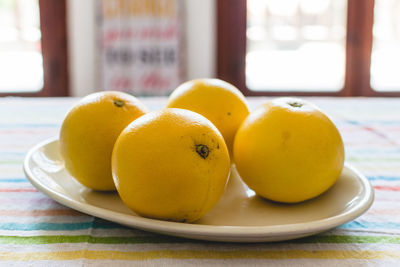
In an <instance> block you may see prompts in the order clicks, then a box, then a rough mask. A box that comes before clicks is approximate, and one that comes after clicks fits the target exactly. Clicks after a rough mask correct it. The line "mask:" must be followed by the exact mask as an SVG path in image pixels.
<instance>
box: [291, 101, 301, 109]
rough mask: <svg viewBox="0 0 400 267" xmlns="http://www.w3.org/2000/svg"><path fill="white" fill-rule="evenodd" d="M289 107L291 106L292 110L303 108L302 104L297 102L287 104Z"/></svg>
mask: <svg viewBox="0 0 400 267" xmlns="http://www.w3.org/2000/svg"><path fill="white" fill-rule="evenodd" d="M289 105H291V106H292V107H294V108H301V107H302V106H303V104H302V103H299V102H291V103H289Z"/></svg>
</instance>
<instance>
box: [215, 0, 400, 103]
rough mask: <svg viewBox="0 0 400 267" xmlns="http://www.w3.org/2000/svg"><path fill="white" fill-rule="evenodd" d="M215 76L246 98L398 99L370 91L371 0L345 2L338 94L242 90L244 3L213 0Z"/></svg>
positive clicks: (244, 44)
mask: <svg viewBox="0 0 400 267" xmlns="http://www.w3.org/2000/svg"><path fill="white" fill-rule="evenodd" d="M216 3H217V77H218V78H220V79H223V80H226V81H228V82H230V83H232V84H234V85H235V86H237V87H238V88H239V89H240V90H241V91H242V92H243V94H245V95H248V96H263V95H271V96H274V95H275V96H277V95H279V96H285V95H299V96H315V95H318V96H400V92H378V91H375V90H373V89H372V88H371V83H370V66H371V51H372V41H373V40H372V26H373V20H374V0H348V6H347V37H346V63H345V78H344V87H343V89H342V90H340V91H338V92H322V91H318V92H299V91H252V90H249V89H248V88H247V87H246V77H245V64H246V63H245V57H246V23H247V18H246V13H247V12H246V0H217V1H216Z"/></svg>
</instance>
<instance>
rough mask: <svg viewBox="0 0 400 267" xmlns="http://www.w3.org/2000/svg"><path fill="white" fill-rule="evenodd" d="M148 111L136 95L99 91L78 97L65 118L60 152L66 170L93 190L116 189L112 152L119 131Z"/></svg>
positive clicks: (61, 133)
mask: <svg viewBox="0 0 400 267" xmlns="http://www.w3.org/2000/svg"><path fill="white" fill-rule="evenodd" d="M146 112H147V108H146V107H145V106H144V105H143V104H142V103H141V102H140V101H139V100H138V99H136V98H135V97H133V96H131V95H128V94H125V93H122V92H98V93H94V94H91V95H88V96H86V97H84V98H83V99H81V100H80V101H79V102H78V103H77V104H76V105H75V106H74V107H73V108H72V109H71V110H70V111H69V112H68V114H67V116H66V117H65V119H64V121H63V123H62V126H61V131H60V151H61V155H62V157H63V159H64V161H65V167H66V169H67V170H68V172H69V173H70V174H71V175H72V176H73V177H74V178H75V179H76V180H78V181H79V182H80V183H82V184H83V185H85V186H86V187H88V188H91V189H94V190H115V186H114V182H113V179H112V175H111V153H112V149H113V146H114V143H115V140H116V139H117V137H118V135H119V134H120V133H121V131H122V130H123V129H124V128H125V127H126V126H127V125H128V124H129V123H130V122H132V121H133V120H135V119H136V118H138V117H140V116H142V115H143V114H145V113H146Z"/></svg>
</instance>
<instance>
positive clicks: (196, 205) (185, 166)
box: [112, 109, 230, 222]
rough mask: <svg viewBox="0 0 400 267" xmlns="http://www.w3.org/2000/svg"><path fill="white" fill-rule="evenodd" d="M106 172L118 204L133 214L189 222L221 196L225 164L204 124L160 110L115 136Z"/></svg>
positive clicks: (220, 143)
mask: <svg viewBox="0 0 400 267" xmlns="http://www.w3.org/2000/svg"><path fill="white" fill-rule="evenodd" d="M202 146H206V147H207V149H206V148H205V147H202ZM202 148H203V150H202ZM202 151H203V152H202ZM112 171H113V177H114V181H115V184H116V187H117V190H118V193H119V195H120V197H121V199H122V201H123V202H124V203H125V204H126V205H127V206H128V207H129V208H131V209H132V210H133V211H135V212H136V213H138V214H140V215H142V216H144V217H150V218H156V219H162V220H170V221H179V222H192V221H195V220H197V219H199V218H200V217H201V216H203V215H204V214H205V213H206V212H207V211H209V210H210V209H211V208H212V207H213V206H214V205H215V204H216V203H217V201H218V200H219V198H220V197H221V195H222V193H223V192H224V189H225V185H226V183H227V180H228V177H229V173H230V158H229V154H228V150H227V147H226V144H225V142H224V140H223V137H222V135H221V134H220V133H219V132H218V130H217V128H215V126H214V125H213V124H212V123H211V122H210V121H208V120H207V119H206V118H204V117H203V116H201V115H199V114H197V113H194V112H191V111H188V110H183V109H164V110H161V111H156V112H151V113H148V114H146V115H144V116H142V117H141V118H139V119H137V120H135V121H134V122H132V123H131V124H130V125H129V126H128V127H127V128H126V129H125V130H124V131H123V132H122V133H121V135H120V136H119V137H118V139H117V141H116V143H115V147H114V151H113V155H112Z"/></svg>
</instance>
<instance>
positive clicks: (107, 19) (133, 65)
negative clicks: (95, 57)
mask: <svg viewBox="0 0 400 267" xmlns="http://www.w3.org/2000/svg"><path fill="white" fill-rule="evenodd" d="M182 10H183V2H182V1H181V0H102V1H101V5H100V8H99V11H100V12H99V13H100V16H99V19H100V30H99V32H100V34H99V37H100V40H99V43H100V63H101V64H100V65H101V67H100V68H101V69H100V71H101V76H100V77H101V83H102V86H103V90H117V91H125V92H129V93H132V94H134V95H167V94H169V93H170V92H171V91H172V90H173V89H175V88H176V87H177V86H178V85H179V84H180V83H181V82H182V81H183V79H184V67H183V64H182V62H183V49H182V48H183V42H182V40H183V35H182V33H183V28H182V25H183V21H182V18H183V16H182V14H181V13H182Z"/></svg>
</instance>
